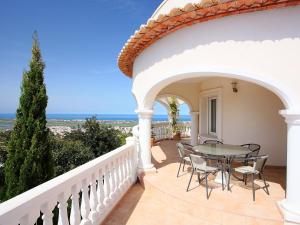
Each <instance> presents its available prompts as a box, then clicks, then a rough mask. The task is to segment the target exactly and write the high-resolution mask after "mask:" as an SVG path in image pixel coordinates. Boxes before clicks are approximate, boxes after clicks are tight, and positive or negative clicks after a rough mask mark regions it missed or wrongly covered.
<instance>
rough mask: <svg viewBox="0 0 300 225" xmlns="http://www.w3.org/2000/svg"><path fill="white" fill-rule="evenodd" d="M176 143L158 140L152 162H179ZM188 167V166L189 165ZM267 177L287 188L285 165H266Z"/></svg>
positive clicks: (160, 164) (167, 163)
mask: <svg viewBox="0 0 300 225" xmlns="http://www.w3.org/2000/svg"><path fill="white" fill-rule="evenodd" d="M176 143H177V141H173V140H162V141H158V142H156V144H155V146H153V147H152V162H153V164H154V166H155V167H156V168H157V169H159V168H162V167H164V166H167V165H169V164H171V163H178V162H179V160H180V159H179V155H178V152H177V147H176ZM153 152H155V155H159V157H157V158H155V157H154V156H153V155H154V154H153ZM234 167H235V166H234ZM186 168H188V166H187V167H186ZM176 172H177V171H176ZM265 177H266V179H267V181H268V182H272V183H277V184H279V185H280V186H281V187H282V188H283V189H284V190H286V168H285V167H276V166H266V168H265Z"/></svg>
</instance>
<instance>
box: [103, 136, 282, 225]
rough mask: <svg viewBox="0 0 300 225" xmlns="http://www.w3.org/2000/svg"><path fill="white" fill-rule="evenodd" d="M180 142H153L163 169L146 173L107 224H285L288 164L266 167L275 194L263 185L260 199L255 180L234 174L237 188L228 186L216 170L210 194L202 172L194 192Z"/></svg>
mask: <svg viewBox="0 0 300 225" xmlns="http://www.w3.org/2000/svg"><path fill="white" fill-rule="evenodd" d="M175 143H176V142H175V141H162V142H160V143H158V145H157V146H154V147H153V148H152V156H153V159H152V161H153V163H154V164H155V167H156V168H157V173H155V174H148V175H146V176H145V177H144V178H143V179H142V183H143V184H140V183H138V184H136V185H134V186H133V187H132V188H131V189H130V190H129V191H128V193H127V194H126V195H125V196H124V198H123V199H122V200H121V201H120V203H119V204H118V205H117V207H116V208H115V209H114V210H113V212H112V213H111V214H110V215H109V216H108V218H107V219H106V221H105V222H104V223H103V224H105V225H125V224H127V225H141V224H146V225H156V224H163V225H169V224H172V225H176V224H189V225H194V224H195V225H196V224H197V225H199V224H201V225H202V224H230V225H234V224H239V225H242V224H249V225H250V224H264V225H268V224H272V225H273V224H274V225H275V224H283V218H282V215H281V214H280V211H279V209H278V207H277V201H279V200H281V199H283V198H284V196H285V190H284V188H285V169H284V168H275V167H268V168H266V170H265V176H266V179H267V182H268V183H269V184H270V187H269V191H270V195H269V196H268V195H267V194H266V193H265V192H264V191H263V190H262V189H258V190H257V191H256V201H255V202H253V201H252V189H251V186H250V185H251V183H250V184H249V186H247V187H246V186H245V185H244V184H243V183H242V182H239V181H237V180H232V181H231V183H232V187H231V189H232V191H231V192H230V191H227V190H225V191H222V188H221V186H220V185H218V184H216V183H214V182H213V176H211V177H210V179H211V181H210V182H209V185H210V187H212V188H213V189H212V191H211V194H210V198H209V199H208V200H207V199H206V195H205V186H204V185H203V184H201V185H200V186H199V184H198V182H197V179H196V176H195V177H194V179H193V180H192V183H191V189H192V190H190V191H189V192H186V186H187V184H188V180H189V177H190V173H182V175H181V176H180V177H179V178H177V177H176V173H177V169H178V166H179V163H178V156H177V154H178V153H177V149H176V145H175ZM256 183H257V184H258V185H260V184H261V182H259V181H257V182H256ZM257 187H258V186H257Z"/></svg>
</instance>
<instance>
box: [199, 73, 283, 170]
mask: <svg viewBox="0 0 300 225" xmlns="http://www.w3.org/2000/svg"><path fill="white" fill-rule="evenodd" d="M231 82H232V79H224V78H223V79H222V78H213V79H208V80H205V81H203V82H202V83H201V89H202V90H209V89H213V88H221V89H222V131H221V135H222V137H221V139H223V141H224V143H228V144H238V145H240V144H246V143H258V144H260V145H261V151H260V154H269V159H268V164H269V165H276V166H283V165H286V148H287V143H286V137H287V135H286V134H287V125H286V123H285V121H284V118H283V117H282V116H280V115H279V113H278V111H279V110H280V109H283V108H284V105H283V103H282V102H281V101H280V99H279V98H278V97H277V96H276V95H274V94H273V93H272V92H270V91H268V90H267V89H265V88H263V87H261V86H258V85H255V84H253V83H249V82H245V81H238V93H233V91H232V86H231ZM201 113H206V110H205V109H204V110H203V111H200V114H201ZM200 118H201V116H200ZM201 122H202V124H203V123H205V121H203V120H202V121H200V123H201ZM200 127H201V124H200Z"/></svg>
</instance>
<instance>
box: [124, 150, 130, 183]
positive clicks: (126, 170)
mask: <svg viewBox="0 0 300 225" xmlns="http://www.w3.org/2000/svg"><path fill="white" fill-rule="evenodd" d="M124 159H125V161H124V168H125V185H126V186H128V178H129V173H128V151H127V152H126V153H125V157H124Z"/></svg>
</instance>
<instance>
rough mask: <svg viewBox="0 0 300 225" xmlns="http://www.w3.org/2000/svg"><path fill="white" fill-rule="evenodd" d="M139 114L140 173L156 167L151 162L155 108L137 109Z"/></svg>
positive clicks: (153, 169) (151, 170)
mask: <svg viewBox="0 0 300 225" xmlns="http://www.w3.org/2000/svg"><path fill="white" fill-rule="evenodd" d="M136 113H138V115H139V152H138V173H145V172H153V171H155V168H154V166H153V164H152V163H151V145H150V138H151V119H152V115H153V110H149V109H144V110H137V111H136Z"/></svg>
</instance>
